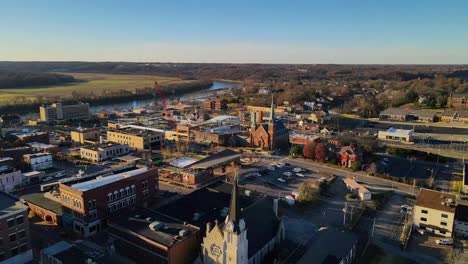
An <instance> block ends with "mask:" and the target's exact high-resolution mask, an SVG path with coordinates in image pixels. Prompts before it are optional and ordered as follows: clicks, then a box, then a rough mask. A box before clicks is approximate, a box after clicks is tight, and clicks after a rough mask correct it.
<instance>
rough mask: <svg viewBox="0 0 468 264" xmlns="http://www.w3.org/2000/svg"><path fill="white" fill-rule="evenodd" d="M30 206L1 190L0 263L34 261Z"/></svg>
mask: <svg viewBox="0 0 468 264" xmlns="http://www.w3.org/2000/svg"><path fill="white" fill-rule="evenodd" d="M32 259H33V254H32V250H31V240H30V232H29V220H28V208H27V207H26V206H24V205H23V204H22V203H21V202H20V201H19V199H18V198H17V197H15V196H12V195H10V194H7V193H5V192H1V191H0V263H27V262H29V261H32Z"/></svg>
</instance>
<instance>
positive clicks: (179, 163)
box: [169, 157, 198, 169]
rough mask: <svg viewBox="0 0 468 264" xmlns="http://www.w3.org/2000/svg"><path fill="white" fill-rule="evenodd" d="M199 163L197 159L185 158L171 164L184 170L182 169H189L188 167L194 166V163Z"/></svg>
mask: <svg viewBox="0 0 468 264" xmlns="http://www.w3.org/2000/svg"><path fill="white" fill-rule="evenodd" d="M197 161H198V160H197V159H193V158H189V157H183V158H180V159H176V160H173V161H171V162H170V163H169V164H170V165H171V166H174V167H177V168H181V169H182V168H185V167H188V166H190V165H192V164H193V163H195V162H197Z"/></svg>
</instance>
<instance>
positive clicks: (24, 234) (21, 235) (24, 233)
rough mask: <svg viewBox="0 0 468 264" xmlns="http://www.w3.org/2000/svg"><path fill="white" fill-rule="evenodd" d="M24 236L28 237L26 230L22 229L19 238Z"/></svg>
mask: <svg viewBox="0 0 468 264" xmlns="http://www.w3.org/2000/svg"><path fill="white" fill-rule="evenodd" d="M23 237H26V231H25V230H21V231H20V232H18V238H23Z"/></svg>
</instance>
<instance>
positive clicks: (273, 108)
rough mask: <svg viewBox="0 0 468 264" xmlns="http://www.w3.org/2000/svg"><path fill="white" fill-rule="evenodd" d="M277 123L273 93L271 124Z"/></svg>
mask: <svg viewBox="0 0 468 264" xmlns="http://www.w3.org/2000/svg"><path fill="white" fill-rule="evenodd" d="M273 123H275V102H274V99H273V94H271V110H270V124H273Z"/></svg>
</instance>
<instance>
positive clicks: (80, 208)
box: [59, 168, 158, 237]
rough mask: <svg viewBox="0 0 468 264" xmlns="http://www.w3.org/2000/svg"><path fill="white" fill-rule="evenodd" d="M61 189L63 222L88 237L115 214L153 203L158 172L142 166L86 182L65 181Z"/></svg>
mask: <svg viewBox="0 0 468 264" xmlns="http://www.w3.org/2000/svg"><path fill="white" fill-rule="evenodd" d="M59 188H60V196H61V204H62V207H63V223H64V224H69V225H71V226H72V228H73V230H74V231H75V232H77V233H80V234H81V235H82V236H85V237H86V236H90V235H93V234H95V233H97V232H99V231H100V230H101V228H102V225H105V224H106V221H107V219H109V218H111V217H112V216H115V215H118V214H119V213H121V212H122V211H127V210H129V209H130V208H133V207H135V206H143V207H146V206H148V205H149V204H151V203H152V202H153V201H154V197H155V195H156V192H157V189H158V172H157V169H148V168H140V169H136V170H132V171H128V172H124V173H119V174H116V175H111V176H105V177H98V178H96V179H93V180H88V181H84V182H78V183H75V182H61V183H60V184H59Z"/></svg>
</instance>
